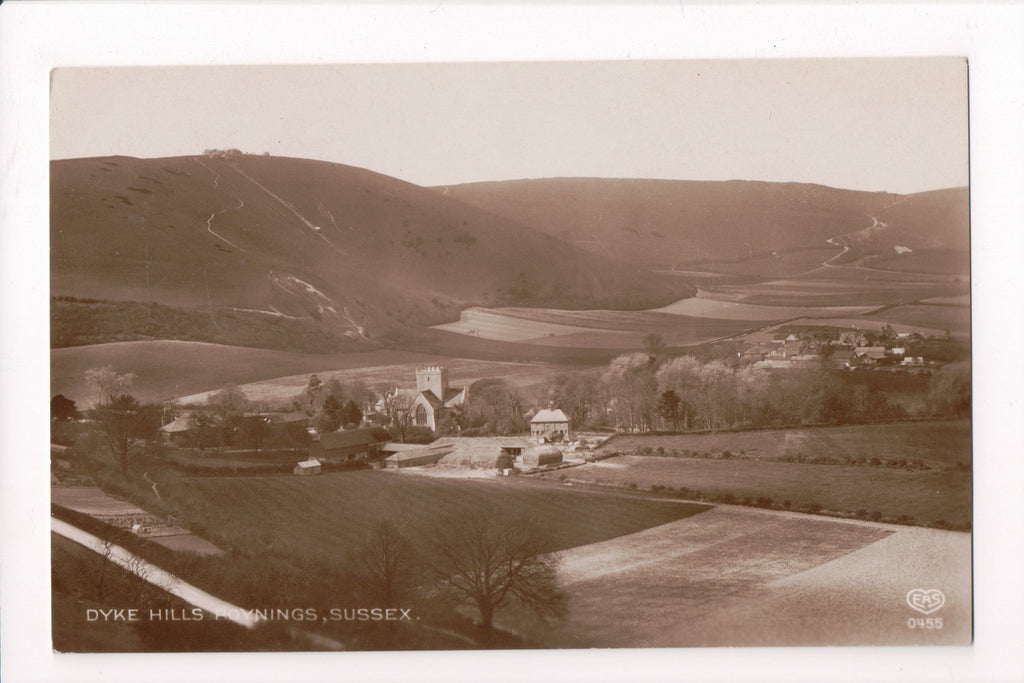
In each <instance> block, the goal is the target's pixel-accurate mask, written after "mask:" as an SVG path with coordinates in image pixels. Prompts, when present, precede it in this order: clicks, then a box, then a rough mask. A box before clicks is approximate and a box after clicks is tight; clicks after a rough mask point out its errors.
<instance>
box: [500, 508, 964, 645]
mask: <svg viewBox="0 0 1024 683" xmlns="http://www.w3.org/2000/svg"><path fill="white" fill-rule="evenodd" d="M560 556H561V558H562V565H561V571H560V574H561V577H562V584H563V586H564V587H565V589H566V590H567V591H568V592H569V594H570V602H569V608H570V616H569V619H568V621H566V622H565V623H563V624H557V625H553V626H549V627H544V626H538V625H536V624H535V623H533V622H530V621H528V620H527V619H524V618H523V617H522V616H521V615H509V616H507V617H505V618H504V619H503V620H501V622H500V623H501V625H503V626H506V627H510V628H517V629H523V630H526V629H530V630H532V631H533V632H535V633H536V634H537V637H538V638H542V639H543V641H544V642H545V643H546V644H547V645H548V646H550V647H577V648H579V647H721V646H769V645H786V646H807V645H924V644H929V645H937V644H958V645H966V644H968V643H969V642H970V640H971V632H972V623H971V536H970V534H967V533H961V532H952V531H939V530H935V529H921V528H916V527H894V526H891V525H885V524H870V523H863V522H852V521H835V520H827V519H823V518H820V517H811V516H806V515H797V514H792V513H785V512H768V511H764V510H753V509H743V508H736V507H732V506H720V507H716V508H715V509H714V510H711V511H709V512H706V513H703V514H701V515H697V516H695V517H691V518H687V519H682V520H679V521H677V522H673V523H670V524H666V525H663V526H660V527H656V528H653V529H648V530H645V531H641V532H638V533H635V534H632V535H629V536H621V537H618V538H614V539H611V540H608V541H604V542H601V543H596V544H593V545H589V546H583V547H579V548H574V549H572V550H568V551H566V552H563V553H560ZM923 586H929V587H936V588H939V589H940V590H942V591H943V593H944V594H945V598H946V604H945V606H944V607H943V608H942V611H941V612H939V613H937V614H933V615H931V616H937V617H942V618H943V628H942V629H941V630H926V629H924V628H914V629H911V628H909V627H908V622H907V620H908V618H911V617H915V616H918V617H920V616H922V615H920V614H918V613H916V612H913V611H911V610H910V608H909V607H907V604H906V601H905V596H906V593H907V591H908V589H910V588H914V587H923Z"/></svg>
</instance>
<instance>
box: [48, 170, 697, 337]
mask: <svg viewBox="0 0 1024 683" xmlns="http://www.w3.org/2000/svg"><path fill="white" fill-rule="evenodd" d="M50 244H51V262H50V267H51V294H53V295H55V296H61V295H64V296H68V295H70V296H76V297H90V298H98V299H109V300H114V301H136V302H142V303H146V304H150V303H158V304H164V305H168V306H181V307H184V308H188V309H200V310H204V311H210V310H215V309H218V308H235V309H251V310H255V311H259V312H261V314H264V315H268V314H269V315H277V316H283V317H292V318H298V319H306V320H314V321H317V322H318V324H319V325H321V326H323V327H325V328H327V329H328V330H332V331H334V332H335V333H343V334H346V335H347V336H348V337H349V338H351V339H353V340H355V341H361V342H366V343H373V342H374V341H375V340H376V339H377V338H378V337H379V335H380V334H381V333H382V332H383V331H384V330H387V329H392V328H401V327H403V326H407V325H408V326H418V325H423V324H435V323H440V322H445V321H448V320H454V319H456V318H457V317H458V311H459V310H461V309H462V308H464V307H466V306H468V305H474V304H476V305H495V304H516V305H548V306H560V307H566V308H600V307H607V308H645V307H649V306H652V305H656V304H666V303H669V302H670V301H672V300H674V299H677V298H679V297H681V296H685V295H687V294H689V293H690V292H691V291H692V289H691V288H690V286H689V285H686V284H685V283H683V282H680V281H678V280H672V279H668V278H659V277H658V276H656V275H653V274H650V273H639V272H637V270H636V269H635V268H632V267H629V266H625V265H621V264H619V263H616V262H615V261H613V260H610V259H607V258H604V257H599V256H595V255H594V254H591V253H588V252H586V251H584V250H581V249H579V248H577V247H575V246H574V245H571V244H569V243H566V242H563V241H561V240H560V239H557V238H556V237H552V236H551V235H549V234H546V233H544V232H541V231H537V230H534V229H532V228H529V227H526V226H525V225H524V224H522V223H519V222H516V221H515V220H513V219H509V218H504V217H499V216H496V215H494V214H493V213H491V212H488V211H485V210H482V209H480V208H478V207H474V206H470V205H467V204H464V203H462V202H459V201H457V200H455V199H452V198H449V197H444V196H442V195H441V194H440V193H438V192H434V191H432V190H429V189H425V188H421V187H418V186H416V185H412V184H409V183H405V182H402V181H400V180H397V179H395V178H390V177H387V176H383V175H379V174H376V173H372V172H370V171H366V170H363V169H358V168H353V167H350V166H343V165H340V164H331V163H325V162H318V161H309V160H303V159H290V158H279V157H269V156H251V155H237V156H233V157H213V156H202V157H173V158H164V159H135V158H127V157H109V158H89V159H69V160H61V161H54V162H51V225H50ZM58 333H59V334H60V333H62V332H58Z"/></svg>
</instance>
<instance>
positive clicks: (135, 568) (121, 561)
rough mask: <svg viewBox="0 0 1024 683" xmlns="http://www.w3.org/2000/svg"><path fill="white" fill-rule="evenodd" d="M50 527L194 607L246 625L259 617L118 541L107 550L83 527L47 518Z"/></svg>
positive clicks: (254, 623) (98, 539)
mask: <svg viewBox="0 0 1024 683" xmlns="http://www.w3.org/2000/svg"><path fill="white" fill-rule="evenodd" d="M50 529H51V530H52V531H53V532H54V533H57V534H60V535H61V536H63V537H64V538H67V539H69V540H72V541H74V542H75V543H78V544H80V545H83V546H85V547H86V548H88V549H89V550H92V551H93V552H95V553H97V554H99V555H105V556H107V558H108V559H109V560H110V561H111V562H113V563H114V564H116V565H118V566H119V567H123V568H124V569H127V570H128V571H130V572H132V573H133V574H135V575H136V576H138V577H139V578H140V579H143V580H144V581H147V582H148V583H151V584H153V585H154V586H156V587H157V588H160V589H161V590H164V591H167V592H168V593H170V594H171V595H175V596H177V597H179V598H181V599H182V600H184V601H185V602H187V603H189V604H190V605H193V606H194V607H199V608H200V609H203V610H205V611H207V612H209V613H211V614H214V615H217V616H219V617H220V618H224V619H228V620H230V621H233V622H235V623H236V624H238V625H240V626H244V627H246V628H253V627H254V626H256V624H257V622H258V621H259V619H257V618H256V617H255V616H254V615H253V614H252V612H251V611H248V612H247V611H246V610H244V609H243V608H241V607H238V606H237V605H232V604H231V603H229V602H227V601H226V600H221V599H220V598H218V597H216V596H214V595H210V594H209V593H207V592H206V591H204V590H201V589H199V588H196V587H195V586H193V585H192V584H190V583H186V582H184V581H182V580H181V579H180V578H178V577H177V576H175V575H174V574H171V573H170V572H168V571H165V570H163V569H161V568H160V567H158V566H156V565H155V564H152V563H150V562H147V561H146V560H144V559H142V558H141V557H139V556H138V555H136V554H135V553H132V552H129V551H128V550H125V549H124V548H122V547H121V546H119V545H110V546H109V550H108V547H107V546H106V544H105V543H104V541H103V540H102V539H100V538H99V537H97V536H94V535H92V534H90V533H88V532H86V531H82V530H81V529H79V528H78V527H75V526H72V525H71V524H68V523H67V522H63V521H61V520H59V519H55V518H50Z"/></svg>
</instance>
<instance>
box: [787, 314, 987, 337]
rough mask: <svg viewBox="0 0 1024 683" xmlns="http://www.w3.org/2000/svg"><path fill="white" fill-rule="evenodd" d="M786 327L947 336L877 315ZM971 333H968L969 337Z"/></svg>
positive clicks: (807, 320) (954, 332) (799, 320)
mask: <svg viewBox="0 0 1024 683" xmlns="http://www.w3.org/2000/svg"><path fill="white" fill-rule="evenodd" d="M786 325H807V326H815V327H845V328H847V329H850V330H873V331H875V332H880V331H881V330H882V328H884V327H886V326H888V327H891V328H892V330H893V332H896V333H904V332H905V333H907V334H912V333H914V332H916V333H917V334H920V335H921V336H923V337H942V336H945V334H946V331H945V330H943V329H940V328H938V327H923V326H921V325H907V324H904V323H900V322H896V321H895V320H887V319H884V318H882V317H881V316H877V315H875V314H870V315H867V316H865V317H863V318H797V319H795V320H789V321H787V322H786ZM950 334H951V335H952V336H954V337H957V336H961V337H962V336H965V333H964V332H963V331H958V330H950ZM969 334H970V332H969V331H968V332H967V333H966V336H969Z"/></svg>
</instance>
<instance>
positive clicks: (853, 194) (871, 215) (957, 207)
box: [435, 178, 969, 277]
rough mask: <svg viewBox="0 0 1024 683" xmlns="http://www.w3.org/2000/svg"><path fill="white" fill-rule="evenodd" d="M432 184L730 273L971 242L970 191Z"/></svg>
mask: <svg viewBox="0 0 1024 683" xmlns="http://www.w3.org/2000/svg"><path fill="white" fill-rule="evenodd" d="M435 189H437V190H438V191H439V192H441V193H442V194H444V195H445V196H447V197H455V198H457V199H460V200H462V201H464V202H467V203H469V204H474V205H476V206H479V207H481V208H483V209H485V210H487V211H492V212H494V213H495V214H497V215H500V216H516V217H517V218H518V220H521V221H522V222H524V223H527V224H529V225H531V226H533V227H536V228H538V229H540V230H543V231H545V232H547V233H549V234H552V235H555V236H558V237H560V238H562V239H564V240H566V241H569V242H573V243H575V244H577V245H579V246H581V247H583V248H584V249H587V250H588V251H590V252H592V253H595V254H601V255H616V257H617V258H619V259H620V260H622V261H625V262H628V263H632V264H634V265H636V266H638V267H640V266H645V267H648V268H652V269H668V270H672V269H686V268H688V267H690V268H692V267H694V266H701V267H702V269H709V270H716V269H715V268H714V267H711V268H704V267H706V266H708V265H711V266H715V265H716V264H717V265H720V266H722V268H721V272H727V273H729V274H734V275H737V274H739V275H742V274H746V275H751V276H755V277H756V276H763V277H777V276H784V275H793V274H798V273H799V272H802V271H805V270H807V266H808V262H807V261H808V260H807V259H800V258H790V261H791V265H789V267H790V271H789V272H787V271H786V267H787V264H785V263H782V264H778V265H776V267H774V268H766V267H765V266H764V264H762V263H761V261H763V260H764V259H765V258H766V257H775V258H776V259H779V258H780V257H782V256H783V255H786V254H792V253H794V252H800V251H808V252H814V253H811V254H810V262H812V263H813V261H814V259H816V258H817V259H818V260H817V262H818V263H820V262H821V259H820V258H818V254H820V253H822V250H823V249H824V250H828V249H830V248H831V249H832V250H833V253H834V254H838V252H839V249H840V245H849V246H850V252H851V253H850V254H849V256H850V258H854V257H857V258H859V257H863V256H865V255H868V254H891V255H895V254H896V252H895V251H894V247H895V246H897V245H901V246H906V247H908V248H911V249H914V250H915V251H916V250H918V249H922V250H944V251H951V252H957V253H961V254H964V255H966V253H967V251H968V248H969V242H968V220H969V215H968V213H969V212H968V190H967V188H955V189H949V190H938V191H934V192H923V193H918V194H913V195H895V194H888V193H884V192H860V191H854V190H841V189H834V188H830V187H825V186H822V185H810V184H800V183H766V182H748V181H723V182H717V181H677V180H629V179H603V178H548V179H537V180H512V181H499V182H486V183H470V184H465V185H452V186H447V187H438V188H435ZM874 219H877V221H876V220H874ZM883 223H884V224H885V225H884V226H883V225H882V224H883ZM844 237H845V239H843V238H844ZM830 239H832V240H834V241H833V242H832V243H829V242H828V240H830ZM825 253H826V256H825V258H827V251H826V252H825ZM744 263H746V264H747V265H749V266H750V267H749V268H748V269H746V270H749V272H745V270H744V266H743V265H742V264H744ZM737 264H741V265H740V266H739V267H737ZM780 266H781V270H780Z"/></svg>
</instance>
